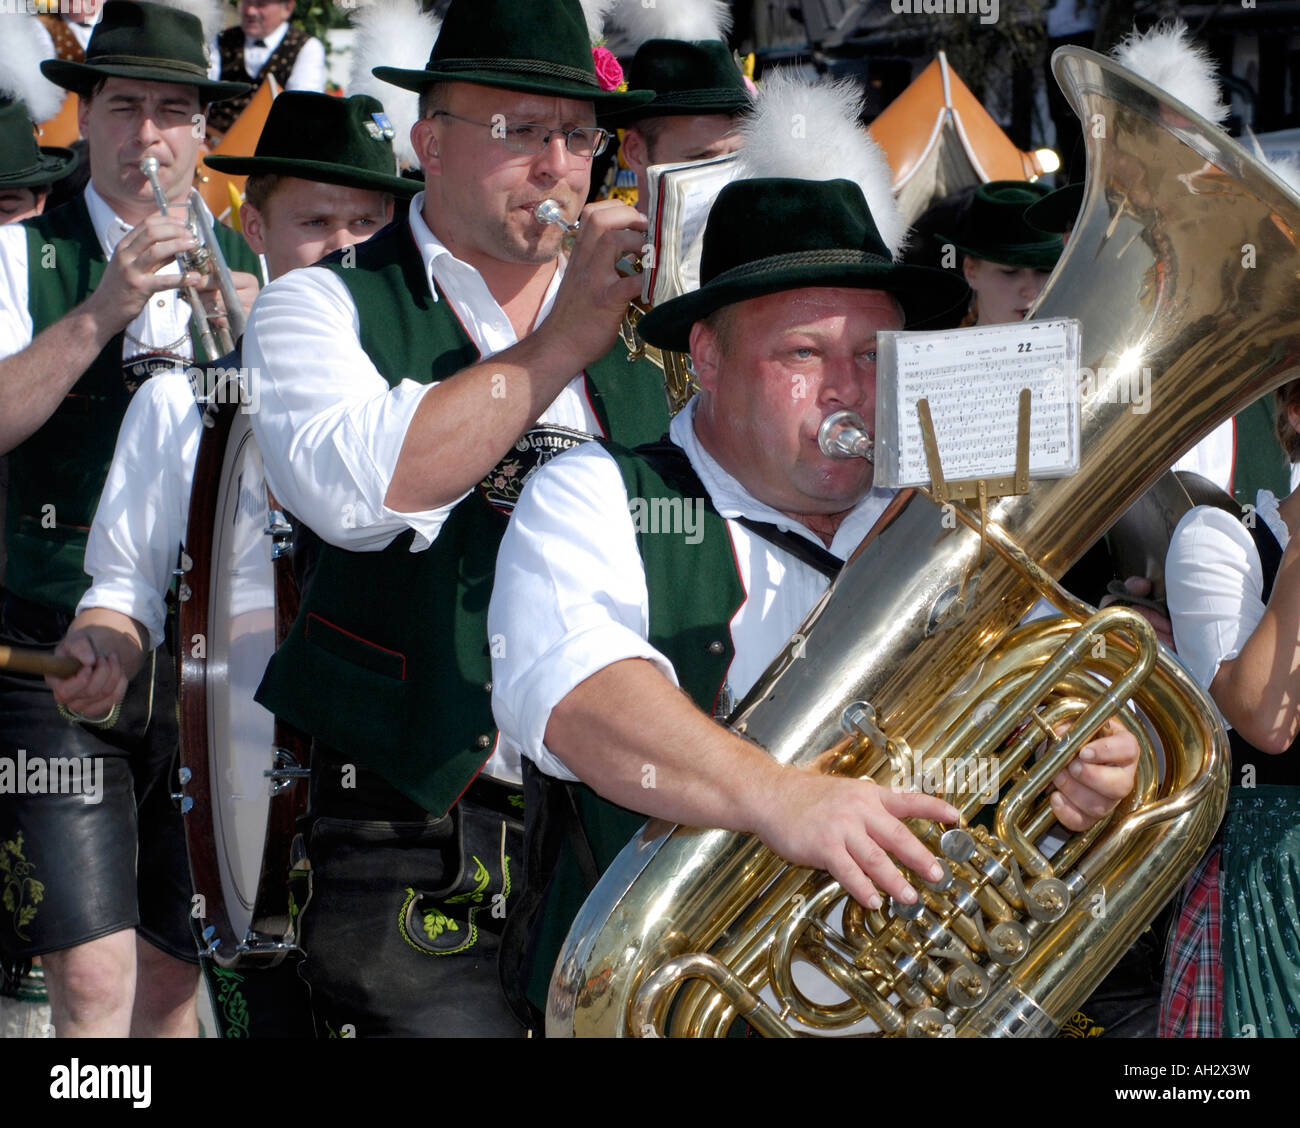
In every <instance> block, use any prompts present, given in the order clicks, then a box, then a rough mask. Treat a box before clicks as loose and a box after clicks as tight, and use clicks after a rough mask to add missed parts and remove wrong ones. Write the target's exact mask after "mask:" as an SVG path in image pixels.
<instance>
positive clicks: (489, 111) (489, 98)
mask: <svg viewBox="0 0 1300 1128" xmlns="http://www.w3.org/2000/svg"><path fill="white" fill-rule="evenodd" d="M449 85H450V87H451V93H450V97H449V99H448V102H449V108H450V109H451V110H452V111H453V112H454V113H459V114H464V115H465V116H466V117H476V116H477V117H478V118H479V119H480V120H482V121H491V120H492V116H493V115H494V114H501V115H502V116H503V117H504V118H505V119H506V121H538V122H551V121H555V122H573V123H586V124H593V123H594V122H595V120H596V110H595V107H594V106H593V104H592V103H591V102H580V101H577V100H576V99H573V98H553V97H549V96H548V95H545V94H529V93H527V92H525V91H521V90H503V89H501V88H500V87H497V86H478V85H475V84H474V83H470V82H454V83H450V84H449Z"/></svg>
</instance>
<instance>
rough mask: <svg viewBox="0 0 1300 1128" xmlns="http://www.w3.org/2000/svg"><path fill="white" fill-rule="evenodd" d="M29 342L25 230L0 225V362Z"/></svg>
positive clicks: (30, 326)
mask: <svg viewBox="0 0 1300 1128" xmlns="http://www.w3.org/2000/svg"><path fill="white" fill-rule="evenodd" d="M31 343H32V315H31V313H29V312H28V309H27V229H26V228H25V227H23V225H22V224H21V223H7V224H4V225H3V226H0V360H3V359H4V358H5V357H10V356H13V355H14V354H15V353H19V352H22V351H23V349H25V348H26V347H27V346H28V345H30V344H31Z"/></svg>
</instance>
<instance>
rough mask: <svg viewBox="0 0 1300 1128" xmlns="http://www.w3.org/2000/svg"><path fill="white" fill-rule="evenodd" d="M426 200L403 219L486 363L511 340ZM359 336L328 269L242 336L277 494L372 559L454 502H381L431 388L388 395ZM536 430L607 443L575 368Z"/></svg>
mask: <svg viewBox="0 0 1300 1128" xmlns="http://www.w3.org/2000/svg"><path fill="white" fill-rule="evenodd" d="M423 204H424V193H423V192H420V193H419V194H417V195H416V196H415V198H414V199H413V200H412V201H411V207H410V213H409V214H410V222H411V232H412V234H413V236H414V238H415V240H416V242H417V243H418V245H419V248H420V255H421V257H422V259H423V261H424V269H425V274H426V276H427V278H428V281H429V292H430V294H431V295H432V296H433V297H434V299H435V300H441V299H440V298H439V296H438V290H437V289H435V288H434V281H435V279H436V281H437V285H438V287H440V288H441V290H442V293H443V294H444V295H446V298H447V300H448V301H449V302H450V303H451V306H452V309H453V310H454V311H455V313H456V315H457V317H458V318H459V319H460V323H461V325H462V326H463V327H464V329H465V331H466V333H468V335H469V337H470V340H471V341H473V343H474V345H475V346H476V347H477V348H478V350H479V352H480V353H481V354H482V356H483V357H484V358H485V359H486V358H487V357H489V356H492V355H494V354H496V353H498V352H501V351H502V350H503V349H507V348H510V347H511V346H513V345H515V344H517V343H518V338H517V337H516V336H515V332H514V329H513V328H512V327H511V324H510V319H509V317H507V316H506V313H505V311H504V310H503V309H502V308H501V305H500V303H498V302H497V300H496V299H495V298H494V297H493V296H492V293H491V291H490V290H489V289H488V287H487V283H486V282H484V281H483V276H482V275H481V274H479V272H478V270H476V269H475V268H474V267H472V266H470V265H469V264H468V263H465V262H462V261H460V260H459V259H457V258H456V257H455V256H454V255H453V254H452V253H451V252H450V251H449V250H448V249H447V248H446V247H445V246H444V245H443V244H442V242H441V241H440V240H439V239H438V238H437V237H436V236H435V235H434V234H433V232H432V231H431V230H430V229H429V226H428V224H426V223H425V222H424V216H423V211H422V209H423ZM563 276H564V259H563V258H561V259H558V260H557V261H556V269H555V276H554V277H553V278H552V279H551V284H550V286H549V288H548V289H547V291H546V295H545V297H544V298H543V301H542V306H541V310H540V311H539V313H538V315H537V322H536V324H540V323H541V322H542V321H543V320H544V319H545V318H546V316H547V314H549V313H550V311H551V307H552V305H553V304H554V302H555V294H556V291H557V290H558V289H559V287H560V280H561V278H562V277H563ZM536 324H535V325H534V327H536ZM360 331H361V323H360V318H359V316H358V313H357V308H356V304H355V303H354V302H353V301H352V295H351V294H350V293H349V291H348V289H347V287H346V286H345V285H344V284H343V282H342V280H341V279H339V278H338V276H337V275H335V274H334V273H333V271H330V270H326V269H324V268H322V267H314V266H313V267H306V268H303V269H300V270H294V271H291V272H290V273H289V274H287V275H285V276H284V277H282V278H278V279H276V280H275V281H274V282H272V283H271V284H270V285H269V286H268V287H267V288H266V289H265V290H263V291H262V292H261V293H260V294H259V295H258V298H257V302H256V303H255V304H254V306H253V312H252V315H251V317H250V318H249V321H248V326H247V328H246V331H245V335H244V364H245V366H246V369H247V372H248V378H249V379H250V380H252V381H254V382H255V384H256V390H255V393H254V394H255V395H257V396H258V397H259V406H258V410H257V411H255V412H254V413H253V414H252V426H253V435H254V437H255V438H256V440H257V444H258V447H259V448H260V450H261V452H262V460H263V466H264V468H265V471H266V476H267V480H268V481H269V483H270V486H271V489H272V490H273V491H274V493H275V495H276V497H277V498H278V499H279V500H280V502H281V503H282V504H283V506H284V507H285V508H286V509H288V510H289V511H290V512H292V513H293V514H294V515H295V516H296V517H298V518H299V519H300V520H301V521H303V522H304V523H306V524H307V525H308V526H309V527H310V528H311V529H312V530H313V531H314V532H315V533H316V534H317V535H318V536H320V537H322V538H323V539H324V540H326V541H328V542H329V543H331V544H334V545H337V546H338V547H341V548H346V549H348V550H350V551H352V552H378V551H381V550H382V549H384V548H386V547H387V546H388V545H389V544H390V543H391V542H392V541H393V539H394V538H395V537H396V536H398V535H399V534H401V533H403V532H405V530H407V529H412V530H414V532H415V537H414V539H413V541H412V544H411V551H412V552H419V551H423V550H424V549H427V548H428V547H429V545H430V544H432V543H433V541H434V540H435V539H436V538H437V536H438V533H439V532H440V530H441V529H442V526H443V524H444V523H445V522H446V520H447V518H448V517H449V516H450V514H451V511H452V509H454V508H455V506H456V504H457V503H458V502H459V499H457V501H456V502H452V503H451V504H450V505H444V506H440V507H438V508H436V509H430V510H423V511H421V512H418V513H399V512H398V511H397V510H394V509H390V508H389V507H388V506H387V505H385V504H384V498H385V497H386V496H387V494H388V487H389V485H390V483H391V482H392V479H393V473H394V471H395V469H396V467H397V458H398V455H399V454H400V453H401V449H402V444H403V442H405V440H406V431H407V428H408V427H409V426H410V424H411V418H412V416H414V414H415V411H416V409H417V408H418V407H419V406H420V401H421V400H422V399H423V398H424V396H425V395H426V394H427V393H428V391H429V389H430V388H432V387H433V386H434V385H432V384H419V383H416V382H415V381H414V380H403V381H402V382H401V383H399V384H398V385H397V387H395V388H390V387H389V385H388V381H387V380H385V379H384V378H383V376H381V375H380V374H379V370H378V369H377V368H376V367H375V365H374V363H373V362H372V361H371V359H370V357H369V356H367V355H366V353H365V352H364V351H363V350H362V348H361V341H360V336H359V334H360ZM538 422H539V423H547V424H552V425H555V426H560V427H565V428H567V429H569V430H571V431H578V432H581V433H583V434H585V435H590V436H593V437H601V436H602V435H603V431H602V429H601V426H600V422H599V420H598V419H597V418H596V414H595V412H594V411H593V410H592V408H591V404H590V402H589V401H588V399H587V393H586V383H585V379H584V377H583V374H582V373H581V372H578V373H576V374H575V375H574V377H573V379H572V380H570V381H569V383H568V384H567V385H566V386H565V387H564V388H563V389H562V390H561V392H560V394H559V395H558V396H557V397H556V398H555V400H554V401H552V403H551V405H550V407H548V408H547V409H546V410H545V411H544V412H543V413H542V415H541V417H540V419H539V420H538ZM462 496H464V495H462ZM483 771H484V773H485V774H486V775H489V776H492V777H495V778H498V779H504V780H508V781H510V782H515V783H517V782H518V781H519V779H520V774H519V761H518V757H517V755H516V756H514V757H513V758H502V756H501V754H500V752H499V751H494V752H493V754H492V757H491V758H490V759H489V760H488V762H487V764H486V766H485V767H484V769H483Z"/></svg>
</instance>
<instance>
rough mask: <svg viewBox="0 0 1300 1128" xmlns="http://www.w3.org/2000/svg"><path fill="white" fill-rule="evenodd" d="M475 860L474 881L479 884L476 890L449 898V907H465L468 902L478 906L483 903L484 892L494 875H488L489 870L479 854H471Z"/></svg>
mask: <svg viewBox="0 0 1300 1128" xmlns="http://www.w3.org/2000/svg"><path fill="white" fill-rule="evenodd" d="M470 857H471V858H473V859H474V877H473V880H474V881H477V882H478V886H477V888H475V889H471V890H470V891H469V892H468V893H457V894H456V896H454V897H448V898H447V904H449V905H463V904H464V903H465V902H466V901H473V902H474V904H476V905H481V904H482V903H483V890H484V889H486V888H487V887H488V882H489V881H491V880H492V875H491V874H490V873H488V868H487V866H485V865H484V864H483V863H482V862H481V861H480V860H479V857H478V855H477V854H471V855H470Z"/></svg>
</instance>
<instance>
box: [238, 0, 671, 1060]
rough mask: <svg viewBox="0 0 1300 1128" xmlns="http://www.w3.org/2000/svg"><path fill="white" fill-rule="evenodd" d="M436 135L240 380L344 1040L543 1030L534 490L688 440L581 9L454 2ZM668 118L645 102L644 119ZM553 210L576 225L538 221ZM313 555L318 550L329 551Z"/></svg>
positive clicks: (312, 951) (275, 665)
mask: <svg viewBox="0 0 1300 1128" xmlns="http://www.w3.org/2000/svg"><path fill="white" fill-rule="evenodd" d="M375 73H376V74H377V75H378V76H379V77H380V78H382V79H384V80H386V81H389V82H392V83H394V84H395V85H398V86H402V87H404V88H406V89H410V90H418V91H419V92H420V119H419V121H418V122H417V123H416V125H415V126H414V128H413V130H412V134H411V140H412V143H413V146H414V148H415V151H416V153H417V154H418V155H419V158H420V163H421V165H422V166H423V168H424V173H425V191H424V192H422V193H421V194H419V195H417V196H416V197H415V199H414V200H413V201H412V204H411V208H410V211H409V214H408V215H407V216H406V217H404V218H403V219H402V220H401V221H399V222H397V223H395V224H393V225H392V226H390V227H389V228H387V229H386V230H385V231H383V232H380V233H379V234H378V235H376V236H375V237H374V239H372V240H371V241H370V242H368V243H366V244H365V245H363V246H360V247H357V248H355V249H351V250H350V251H349V252H345V253H343V254H339V255H335V256H331V257H330V258H328V259H326V260H324V261H323V262H322V263H321V264H318V265H317V266H315V267H311V268H307V269H304V270H297V271H294V272H292V273H291V274H289V275H287V276H286V277H285V278H282V279H280V280H278V281H276V282H275V283H273V284H272V285H271V286H269V287H268V288H267V290H266V291H265V293H264V295H263V300H262V301H260V302H259V303H258V305H257V306H256V308H255V309H254V311H253V315H252V317H251V319H250V321H249V324H248V329H247V333H246V336H245V353H244V355H245V362H246V364H247V365H248V366H249V367H250V368H255V369H257V370H258V371H259V372H260V376H261V395H262V398H261V406H260V410H259V411H258V412H257V413H256V414H255V415H254V416H253V427H254V434H255V436H256V438H257V441H258V444H259V446H260V447H261V450H262V454H263V458H264V462H265V467H266V472H267V477H268V479H269V480H270V484H271V487H272V489H273V490H274V492H275V494H276V496H277V497H278V498H279V499H280V501H281V502H282V503H283V504H284V505H285V507H286V508H287V509H288V510H289V511H290V512H291V513H292V514H293V515H294V518H295V520H296V522H297V523H298V524H299V527H300V530H301V527H302V526H304V525H305V526H307V527H309V528H310V530H311V531H312V533H313V534H314V536H313V537H310V538H308V537H306V536H305V535H300V537H299V546H298V548H297V549H296V550H295V552H296V554H297V555H296V557H295V567H296V568H297V569H298V570H299V572H300V573H301V574H302V575H303V578H304V589H303V590H304V595H303V605H302V610H301V613H300V614H299V616H298V619H297V621H296V623H295V625H294V627H293V630H292V632H291V633H290V635H289V637H288V639H287V640H286V642H285V644H284V645H283V646H282V647H281V648H280V650H279V651H278V652H277V653H276V655H275V657H274V658H273V659H272V661H271V663H270V665H269V667H268V669H267V673H266V676H265V678H264V679H263V682H262V685H261V688H260V689H259V692H258V699H259V700H260V701H261V702H262V703H263V704H264V705H266V706H267V707H268V708H270V709H271V710H273V711H274V712H275V713H277V714H278V715H279V716H281V717H283V718H285V719H286V720H288V721H289V722H290V723H292V724H293V725H295V726H297V727H298V728H300V729H302V730H304V731H305V732H308V733H310V734H311V736H312V737H313V748H312V779H311V802H312V812H311V814H312V818H313V820H314V821H313V822H312V824H311V827H310V830H309V837H308V856H309V858H310V861H311V866H312V871H311V872H312V882H313V885H312V898H311V901H310V903H309V904H308V906H307V907H306V909H305V910H304V912H303V916H302V925H301V937H302V945H303V947H304V949H305V951H306V953H307V958H306V962H305V966H304V978H306V979H307V981H308V983H309V985H310V987H311V991H312V1005H313V1010H314V1011H315V1015H316V1022H317V1030H318V1033H320V1034H323V1035H324V1034H330V1033H333V1034H344V1033H346V1034H352V1035H355V1036H357V1037H366V1036H372V1035H409V1034H458V1035H475V1034H481V1035H494V1034H495V1035H500V1034H509V1033H515V1034H518V1033H521V1027H520V1025H519V1024H518V1022H516V1020H515V1018H514V1017H513V1015H512V1014H511V1010H510V1008H509V1006H508V1005H507V1003H506V1000H505V999H504V997H503V995H502V991H501V988H500V984H499V982H498V975H497V949H498V944H499V940H498V937H499V933H500V930H501V928H502V926H503V925H504V921H505V917H506V914H507V912H508V911H509V909H510V906H511V905H512V904H513V900H512V899H513V898H514V897H515V896H516V895H517V893H518V891H519V888H520V884H521V879H522V877H523V873H522V866H523V851H522V824H521V804H522V797H521V795H520V765H519V761H518V759H517V758H514V759H512V760H511V759H506V758H505V757H503V756H500V755H497V754H496V753H495V746H496V730H495V727H494V725H493V722H492V715H491V701H490V698H491V666H490V653H489V652H490V648H491V647H492V646H493V645H495V644H494V643H493V642H492V641H491V640H489V638H488V635H487V628H486V615H487V603H488V596H489V594H490V592H491V586H492V580H493V574H494V567H495V559H496V549H497V545H498V544H499V542H500V539H501V536H502V534H503V532H504V529H505V527H506V522H507V520H508V516H509V513H510V511H511V509H512V508H513V506H514V502H515V499H516V498H517V497H518V495H519V491H520V489H521V488H522V485H523V481H524V479H525V478H526V477H527V476H528V475H529V474H530V473H531V472H532V470H533V469H534V468H536V467H537V466H538V465H540V464H542V463H543V462H546V461H548V460H549V459H550V458H551V457H553V456H554V455H555V454H558V453H559V452H560V451H562V450H565V449H568V448H569V447H572V446H575V445H578V444H579V443H582V442H585V441H587V440H588V439H590V438H592V437H601V436H603V437H609V438H613V439H615V440H617V441H618V442H620V443H623V444H626V445H629V446H633V445H636V444H638V443H641V442H645V441H648V440H651V439H655V438H658V437H659V436H660V435H662V434H663V432H664V430H665V428H666V426H667V409H666V401H665V396H664V390H663V384H662V379H661V376H660V374H659V372H658V370H657V369H655V368H653V367H652V366H648V365H646V364H645V363H644V362H638V363H634V364H629V363H628V361H627V358H626V352H625V350H623V348H622V346H621V345H619V344H618V340H617V335H618V325H619V322H620V320H621V318H622V314H623V311H624V310H625V308H626V306H627V303H628V301H629V300H630V299H632V298H633V297H635V296H636V294H637V292H638V290H639V285H640V284H639V281H638V280H637V279H635V278H631V279H629V278H624V277H623V276H621V275H620V274H619V273H618V271H617V270H616V269H615V263H616V262H617V260H618V259H619V258H620V257H621V256H622V255H624V254H625V253H627V252H629V251H632V252H635V251H639V250H640V248H641V243H642V240H643V238H644V234H643V233H644V230H645V221H644V220H643V219H642V218H641V217H640V216H638V215H637V213H636V212H635V211H634V210H633V209H631V208H628V207H626V206H625V205H622V204H619V203H615V202H610V201H606V202H603V203H599V204H593V205H591V206H589V207H586V208H584V207H583V203H584V201H585V199H586V197H587V192H588V187H589V180H590V172H591V157H592V156H594V155H595V154H596V153H598V152H599V151H600V149H601V147H602V146H603V145H604V144H605V142H606V140H607V135H606V133H605V131H604V130H603V129H601V128H600V127H599V126H598V125H597V123H596V111H597V110H602V111H603V110H606V109H610V108H613V107H616V106H618V105H621V104H625V103H626V102H627V100H628V99H629V97H630V98H632V99H633V100H636V98H637V97H638V96H629V95H621V94H616V93H613V92H610V91H607V90H604V89H602V88H601V86H600V85H599V83H598V80H597V78H596V71H595V67H594V65H593V62H592V55H591V47H590V43H589V40H588V38H587V30H586V25H585V22H584V20H583V15H582V11H581V9H580V7H579V5H578V3H577V0H536V2H534V3H530V4H528V5H526V6H520V5H517V4H515V3H512V2H510V0H478V2H477V3H473V4H471V3H469V0H453V3H452V5H451V7H450V9H449V11H448V13H447V15H446V18H445V20H444V22H443V26H442V31H441V34H440V36H439V40H438V43H437V45H436V46H435V48H434V50H433V53H432V55H431V56H430V59H429V62H428V64H427V66H426V67H425V68H424V69H422V70H397V69H393V68H387V67H380V68H377V69H376V71H375ZM640 100H642V101H644V100H645V98H644V97H641V98H640ZM548 199H549V200H554V201H555V202H556V203H557V204H558V205H559V208H560V210H561V212H562V213H563V215H564V216H565V217H566V218H567V219H568V220H569V221H571V222H572V221H574V220H579V219H580V230H579V231H578V233H577V238H576V241H575V242H574V243H573V246H572V250H571V251H570V252H569V253H568V256H567V258H566V256H565V255H564V253H562V252H563V248H564V244H565V242H566V233H565V232H564V231H563V230H562V229H561V228H560V227H558V226H554V225H547V224H543V223H540V222H539V221H538V220H537V218H536V215H535V212H536V209H537V207H538V205H539V204H540V203H542V202H543V201H544V200H548ZM308 539H310V540H311V542H312V549H311V551H310V552H308V551H307V550H306V548H305V544H304V542H306V541H307V540H308Z"/></svg>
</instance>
